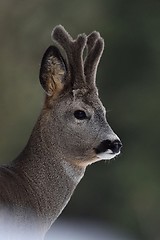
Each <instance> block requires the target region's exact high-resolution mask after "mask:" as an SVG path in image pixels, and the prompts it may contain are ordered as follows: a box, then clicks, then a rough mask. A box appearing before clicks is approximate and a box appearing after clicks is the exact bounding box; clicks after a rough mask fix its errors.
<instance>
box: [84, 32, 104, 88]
mask: <svg viewBox="0 0 160 240" xmlns="http://www.w3.org/2000/svg"><path fill="white" fill-rule="evenodd" d="M87 48H88V54H87V57H86V59H85V64H84V73H85V76H86V78H87V80H88V81H90V82H92V83H93V84H94V83H95V80H96V72H97V67H98V64H99V61H100V58H101V56H102V53H103V50H104V40H103V38H101V37H100V34H99V33H98V32H93V33H91V34H90V35H89V36H88V39H87Z"/></svg>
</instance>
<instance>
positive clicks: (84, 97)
mask: <svg viewBox="0 0 160 240" xmlns="http://www.w3.org/2000/svg"><path fill="white" fill-rule="evenodd" d="M73 96H74V98H75V100H77V101H79V102H83V103H84V104H86V105H89V106H92V107H93V108H104V107H103V105H102V102H101V101H100V99H99V97H98V91H97V89H93V90H92V89H78V90H73Z"/></svg>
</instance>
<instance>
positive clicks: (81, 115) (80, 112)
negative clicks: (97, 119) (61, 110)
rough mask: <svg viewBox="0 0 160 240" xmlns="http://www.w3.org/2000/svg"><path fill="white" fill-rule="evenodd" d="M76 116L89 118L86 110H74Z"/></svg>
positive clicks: (80, 118)
mask: <svg viewBox="0 0 160 240" xmlns="http://www.w3.org/2000/svg"><path fill="white" fill-rule="evenodd" d="M74 116H75V118H77V119H79V120H84V119H86V118H87V115H86V113H85V112H84V111H82V110H76V111H75V112H74Z"/></svg>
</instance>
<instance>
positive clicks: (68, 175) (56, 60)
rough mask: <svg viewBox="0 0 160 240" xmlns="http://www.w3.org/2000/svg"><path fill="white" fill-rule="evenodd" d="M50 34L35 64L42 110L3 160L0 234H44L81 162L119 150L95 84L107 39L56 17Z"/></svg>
mask: <svg viewBox="0 0 160 240" xmlns="http://www.w3.org/2000/svg"><path fill="white" fill-rule="evenodd" d="M52 40H53V42H54V44H53V46H50V47H49V48H48V49H47V50H46V52H45V53H44V56H43V58H42V62H41V67H40V74H39V79H40V83H41V85H42V87H43V89H44V91H45V101H44V105H43V108H42V110H41V113H40V116H39V118H38V120H37V122H36V124H35V127H34V128H33V131H32V134H31V136H30V138H29V141H28V143H27V145H26V147H25V148H24V150H23V151H22V152H21V153H20V155H19V156H18V157H17V158H16V159H15V160H13V161H12V162H11V163H10V164H9V165H4V166H1V168H0V232H1V231H2V226H3V233H4V235H5V238H4V239H11V240H12V239H14V237H13V231H14V233H16V237H15V239H16V240H17V239H21V240H22V239H34V240H36V239H37V240H38V239H39V240H40V239H44V237H45V234H46V232H47V231H48V229H49V228H50V226H51V225H52V224H53V222H54V221H55V220H56V219H57V217H58V216H59V215H60V213H61V212H62V210H63V209H64V207H65V206H66V205H67V203H68V201H69V200H70V198H71V196H72V194H73V192H74V190H75V188H76V186H77V184H78V183H79V182H80V180H81V178H82V177H83V175H84V173H85V170H86V167H87V166H88V165H90V164H92V163H94V162H97V161H100V160H102V159H108V160H110V159H112V158H114V157H116V156H117V155H119V154H120V150H121V147H122V143H121V141H120V139H119V138H118V136H117V135H116V134H115V133H114V132H113V130H112V129H111V127H110V126H109V124H108V122H107V120H106V111H105V108H104V106H103V105H102V102H101V100H100V98H99V95H98V89H97V87H96V72H97V67H98V64H99V61H100V58H101V55H102V52H103V50H104V40H103V39H102V37H101V36H100V34H99V33H98V32H96V31H94V32H92V33H91V34H90V35H88V36H87V35H85V34H80V35H78V37H77V38H76V39H73V38H72V37H71V36H70V35H69V33H68V32H67V31H66V30H65V29H64V27H63V26H61V25H58V26H56V27H55V28H54V29H53V32H52ZM12 230H13V231H12ZM26 233H27V234H28V235H27V234H26ZM0 234H1V233H0ZM9 234H10V235H9ZM6 236H7V237H8V236H10V238H7V237H6ZM28 236H29V237H28Z"/></svg>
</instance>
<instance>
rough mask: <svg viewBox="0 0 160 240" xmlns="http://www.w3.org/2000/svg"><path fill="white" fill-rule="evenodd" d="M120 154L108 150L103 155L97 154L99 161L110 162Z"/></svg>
mask: <svg viewBox="0 0 160 240" xmlns="http://www.w3.org/2000/svg"><path fill="white" fill-rule="evenodd" d="M119 154H120V152H118V153H113V152H112V150H110V149H108V150H107V151H105V152H103V153H99V154H97V160H110V159H112V158H114V157H116V156H117V155H119Z"/></svg>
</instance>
